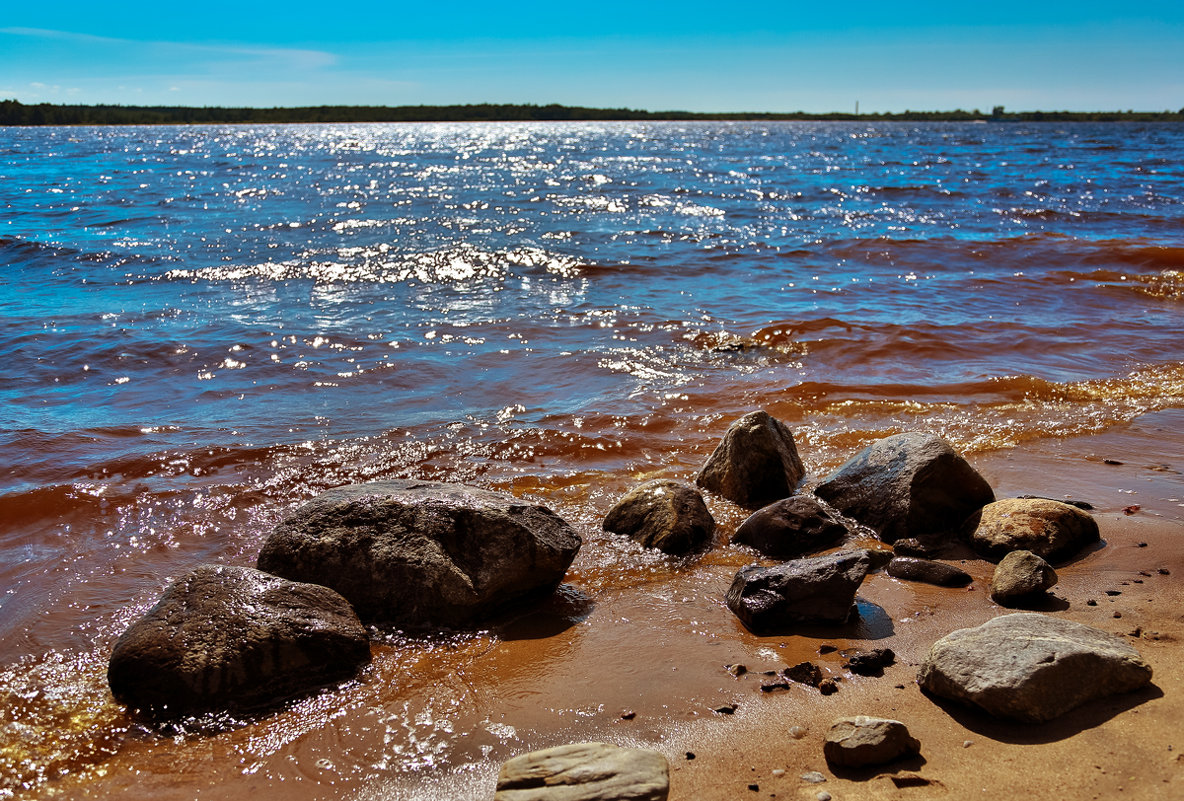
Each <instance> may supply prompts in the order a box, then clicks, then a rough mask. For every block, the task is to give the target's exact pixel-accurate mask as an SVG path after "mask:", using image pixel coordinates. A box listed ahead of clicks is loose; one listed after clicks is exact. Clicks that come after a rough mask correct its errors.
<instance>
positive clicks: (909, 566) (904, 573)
mask: <svg viewBox="0 0 1184 801" xmlns="http://www.w3.org/2000/svg"><path fill="white" fill-rule="evenodd" d="M887 573H888V575H890V576H892V577H893V578H898V579H903V580H904V581H921V582H924V583H926V584H936V585H938V586H939V587H965V586H966V585H967V584H969V583H970V582H971V581H973V579H972V578H971V576H970V574H969V573H967V572H966V571H965V570H962V569H961V568H957V567H954V566H953V565H947V564H946V563H945V562H934V561H933V560H931V559H917V558H915V557H912V556H897V557H895V558H893V560H892V561H891V562H889V563H888V568H887Z"/></svg>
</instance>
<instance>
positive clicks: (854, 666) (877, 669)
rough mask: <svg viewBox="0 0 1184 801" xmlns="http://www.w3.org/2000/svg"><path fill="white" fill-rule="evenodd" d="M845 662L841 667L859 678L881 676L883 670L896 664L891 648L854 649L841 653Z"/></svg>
mask: <svg viewBox="0 0 1184 801" xmlns="http://www.w3.org/2000/svg"><path fill="white" fill-rule="evenodd" d="M841 653H842V655H843V657H844V658H845V659H846V661H845V662H844V663H843V667H845V668H847V669H848V670H850V671H851V672H852V673H856V674H858V675H860V676H882V675H884V668H886V667H888V666H889V665H891V664H893V663H894V662H896V654H895V653H894V652H893V651H892V649H891V648H869V649H866V650H865V649H856V650H853V651H842V652H841Z"/></svg>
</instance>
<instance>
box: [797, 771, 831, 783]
mask: <svg viewBox="0 0 1184 801" xmlns="http://www.w3.org/2000/svg"><path fill="white" fill-rule="evenodd" d="M802 781H804V782H806V783H807V784H822V783H823V782H824V781H826V776H824V775H822V774H821V773H820V772H818V771H816V770H812V771H810V772H809V773H803V774H802Z"/></svg>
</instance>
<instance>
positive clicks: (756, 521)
mask: <svg viewBox="0 0 1184 801" xmlns="http://www.w3.org/2000/svg"><path fill="white" fill-rule="evenodd" d="M848 533H849V532H848V530H847V527H846V526H845V525H843V523H842V522H840V521H839V520H838V519H836V518H835V516H834V515H833V514H831V513H830V511H829V510H828V509H827V508H826V507H825V506H823V505H822V504H821V503H820V502H819V501H818V499H817V498H815V497H814V496H813V495H794V496H793V497H791V498H783V499H782V500H780V501H776V502H774V503H771V504H769V505H768V506H766V507H764V508H762V509H758V510H757V511H755V512H753V513H752V514H751V515H750V516H749V517H748V519H747V520H745V521H744V522H743V523H741V524H740V528H738V529H736V533H735V534H734V535H733V536H732V542H734V543H737V544H739V545H747V546H749V547H750V548H755V549H756V550H758V551H760V552H761V553H762V554H764V555H765V556H768V557H770V558H773V559H792V558H793V557H795V556H802V555H804V554H808V553H810V552H811V551H820V550H823V549H825V548H829V547H830V546H832V545H834V544H835V543H836V542H838V541H839V540H841V539H842V538H843V537H845V536H847V534H848Z"/></svg>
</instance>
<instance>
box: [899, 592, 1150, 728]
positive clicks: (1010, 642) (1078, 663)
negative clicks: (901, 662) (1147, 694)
mask: <svg viewBox="0 0 1184 801" xmlns="http://www.w3.org/2000/svg"><path fill="white" fill-rule="evenodd" d="M917 681H918V682H919V683H920V685H921V688H922V689H923V690H926V691H927V692H930V693H932V694H934V695H937V696H940V697H942V698H949V699H952V700H955V701H961V702H963V703H966V704H971V705H974V706H978V707H980V708H982V709H983V710H985V711H987V712H988V713H990V714H991V715H994V716H995V717H1000V718H1011V719H1014V720H1022V721H1029V722H1035V723H1040V722H1043V721H1047V720H1052V719H1053V718H1056V717H1059V716H1060V715H1063V714H1065V713H1066V712H1068V711H1069V710H1071V709H1073V708H1075V707H1077V706H1080V705H1081V704H1084V703H1086V702H1087V701H1092V700H1094V699H1097V698H1103V697H1106V696H1109V695H1115V694H1117V693H1125V692H1131V691H1132V690H1137V689H1139V688H1140V687H1144V686H1146V685H1147V684H1148V683H1149V682H1150V681H1151V667H1150V665H1148V664H1147V663H1146V662H1144V661H1143V658H1142V657H1140V656H1139V653H1138V652H1137V651H1136V650H1135V649H1134V648H1132V647H1131V646H1130V645H1129V644H1128V643H1127V642H1126V641H1125V640H1123V639H1122V638H1120V637H1117V636H1115V635H1112V634H1108V633H1106V632H1104V631H1100V630H1098V629H1095V628H1091V627H1090V626H1084V625H1082V624H1080V623H1073V622H1071V621H1068V620H1060V619H1058V618H1054V617H1048V616H1046V615H1038V614H1035V613H1031V612H1024V613H1017V614H1011V615H1004V616H1002V617H997V618H995V619H994V620H990V621H988V622H986V623H984V624H982V625H981V626H977V627H975V628H969V629H959V630H958V631H955V632H953V633H951V634H947V635H946V636H945V637H942V638H941V639H940V640H938V641H937V642H936V643H934V644H933V647H932V648H931V649H930V651H929V655H928V656H927V657H926V658H925V661H924V662H923V663H922V665H921V669H920V671H919V673H918V674H917Z"/></svg>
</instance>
